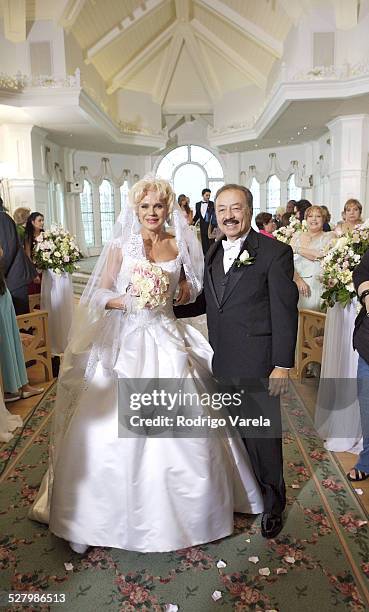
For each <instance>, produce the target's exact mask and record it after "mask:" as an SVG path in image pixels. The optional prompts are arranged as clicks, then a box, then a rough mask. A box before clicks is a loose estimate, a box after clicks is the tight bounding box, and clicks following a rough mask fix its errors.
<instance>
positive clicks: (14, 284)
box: [0, 198, 37, 315]
mask: <svg viewBox="0 0 369 612" xmlns="http://www.w3.org/2000/svg"><path fill="white" fill-rule="evenodd" d="M0 244H1V246H2V248H3V251H4V256H3V270H4V275H5V281H6V284H7V287H8V289H9V291H10V294H11V296H12V300H13V304H14V309H15V312H16V314H17V315H20V314H26V313H27V312H29V301H28V285H29V283H30V282H32V280H33V279H35V278H36V277H37V270H36V268H35V266H34V265H33V263H32V262H31V261H30V260H29V259H28V257H27V256H26V254H25V252H24V250H23V247H22V246H21V243H20V240H19V236H18V232H17V227H16V225H15V223H14V221H13V219H12V218H11V217H10V216H9V215H8V214H7V212H6V209H5V208H4V206H3V201H2V199H1V198H0Z"/></svg>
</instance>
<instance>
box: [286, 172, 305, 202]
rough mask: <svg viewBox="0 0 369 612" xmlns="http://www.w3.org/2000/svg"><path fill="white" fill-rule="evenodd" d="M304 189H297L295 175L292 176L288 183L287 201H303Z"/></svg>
mask: <svg viewBox="0 0 369 612" xmlns="http://www.w3.org/2000/svg"><path fill="white" fill-rule="evenodd" d="M301 194H302V189H301V187H297V185H296V181H295V175H294V174H290V176H289V177H288V181H287V200H296V201H297V202H298V200H301Z"/></svg>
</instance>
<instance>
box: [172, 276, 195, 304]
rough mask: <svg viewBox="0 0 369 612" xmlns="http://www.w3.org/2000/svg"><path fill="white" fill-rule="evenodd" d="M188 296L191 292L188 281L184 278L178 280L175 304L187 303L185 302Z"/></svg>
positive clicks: (188, 298)
mask: <svg viewBox="0 0 369 612" xmlns="http://www.w3.org/2000/svg"><path fill="white" fill-rule="evenodd" d="M190 297H191V292H190V286H189V284H188V282H187V281H186V280H181V281H179V284H178V294H177V297H176V299H175V302H174V303H175V305H176V306H181V305H183V304H187V302H188V301H189V300H190Z"/></svg>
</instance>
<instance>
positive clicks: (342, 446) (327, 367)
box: [315, 298, 362, 454]
mask: <svg viewBox="0 0 369 612" xmlns="http://www.w3.org/2000/svg"><path fill="white" fill-rule="evenodd" d="M356 316H357V299H356V298H355V299H354V300H353V301H352V302H351V304H349V305H348V306H346V307H345V308H343V307H342V306H341V305H340V304H338V303H336V304H335V305H334V306H333V308H328V311H327V318H326V322H325V329H324V344H323V355H322V369H321V374H320V383H319V390H318V396H317V405H316V413H315V425H316V428H317V430H318V432H319V434H320V436H321V437H322V438H323V439H324V440H325V443H324V446H325V448H326V449H327V450H330V451H333V452H343V451H347V452H351V453H355V454H359V453H360V452H361V450H362V440H361V421H360V408H359V402H358V400H357V391H356V378H357V362H358V358H359V356H358V353H357V352H356V351H354V349H353V346H352V335H353V331H354V325H355V319H356ZM334 381H338V383H337V384H336V383H335V382H334ZM344 395H346V397H343V396H344ZM329 397H330V398H331V400H330V401H328V399H327V398H329Z"/></svg>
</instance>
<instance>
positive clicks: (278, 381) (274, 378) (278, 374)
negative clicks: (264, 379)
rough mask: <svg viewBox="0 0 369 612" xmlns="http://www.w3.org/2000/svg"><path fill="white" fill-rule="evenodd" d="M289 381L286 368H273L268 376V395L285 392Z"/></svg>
mask: <svg viewBox="0 0 369 612" xmlns="http://www.w3.org/2000/svg"><path fill="white" fill-rule="evenodd" d="M288 383H289V370H288V368H274V370H273V371H272V373H271V374H270V376H269V387H268V391H269V395H272V396H273V397H275V396H277V395H283V393H287V391H288Z"/></svg>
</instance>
